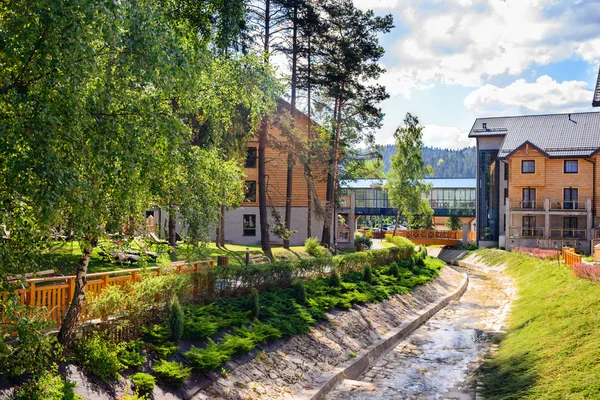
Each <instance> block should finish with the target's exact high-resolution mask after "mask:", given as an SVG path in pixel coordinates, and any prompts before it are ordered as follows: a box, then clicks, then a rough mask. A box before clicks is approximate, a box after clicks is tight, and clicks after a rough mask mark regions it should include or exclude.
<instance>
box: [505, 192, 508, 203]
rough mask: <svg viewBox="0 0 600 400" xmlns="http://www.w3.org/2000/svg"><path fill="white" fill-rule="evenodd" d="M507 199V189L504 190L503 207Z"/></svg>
mask: <svg viewBox="0 0 600 400" xmlns="http://www.w3.org/2000/svg"><path fill="white" fill-rule="evenodd" d="M507 197H508V189H504V205H506V198H507Z"/></svg>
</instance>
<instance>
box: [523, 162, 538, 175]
mask: <svg viewBox="0 0 600 400" xmlns="http://www.w3.org/2000/svg"><path fill="white" fill-rule="evenodd" d="M521 173H523V174H535V161H533V160H523V161H521Z"/></svg>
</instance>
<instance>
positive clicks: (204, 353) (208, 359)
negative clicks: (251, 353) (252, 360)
mask: <svg viewBox="0 0 600 400" xmlns="http://www.w3.org/2000/svg"><path fill="white" fill-rule="evenodd" d="M232 354H233V352H232V351H231V349H225V348H223V346H220V345H218V344H216V343H215V342H213V341H212V340H210V339H209V341H208V345H207V346H206V348H204V349H199V348H197V347H195V346H192V348H191V349H190V350H189V351H188V352H186V353H185V356H186V357H187V358H188V360H190V364H191V365H192V367H193V368H194V369H196V370H199V371H210V370H213V369H215V368H217V367H219V366H220V365H222V364H223V363H225V362H227V361H229V359H230V358H231V355H232Z"/></svg>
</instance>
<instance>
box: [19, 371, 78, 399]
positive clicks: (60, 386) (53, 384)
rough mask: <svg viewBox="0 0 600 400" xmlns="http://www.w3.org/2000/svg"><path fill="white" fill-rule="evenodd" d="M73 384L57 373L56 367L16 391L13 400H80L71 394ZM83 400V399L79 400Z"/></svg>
mask: <svg viewBox="0 0 600 400" xmlns="http://www.w3.org/2000/svg"><path fill="white" fill-rule="evenodd" d="M74 387H75V384H74V383H72V382H69V381H66V380H64V379H63V378H62V377H61V376H60V375H58V373H57V368H56V365H54V366H52V367H51V368H50V369H49V370H46V371H45V372H42V373H41V375H39V376H38V377H34V378H32V379H31V380H29V381H28V382H27V383H25V384H24V385H23V386H21V388H19V389H17V390H16V392H15V394H14V397H13V399H14V400H80V399H81V397H79V396H78V395H77V394H75V393H74V392H73V388H74ZM81 400H83V399H81Z"/></svg>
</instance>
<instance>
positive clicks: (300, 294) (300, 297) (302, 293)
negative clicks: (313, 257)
mask: <svg viewBox="0 0 600 400" xmlns="http://www.w3.org/2000/svg"><path fill="white" fill-rule="evenodd" d="M294 297H295V298H296V303H298V304H300V305H305V304H306V288H304V284H303V283H302V282H300V281H296V282H295V283H294Z"/></svg>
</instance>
